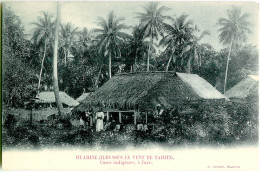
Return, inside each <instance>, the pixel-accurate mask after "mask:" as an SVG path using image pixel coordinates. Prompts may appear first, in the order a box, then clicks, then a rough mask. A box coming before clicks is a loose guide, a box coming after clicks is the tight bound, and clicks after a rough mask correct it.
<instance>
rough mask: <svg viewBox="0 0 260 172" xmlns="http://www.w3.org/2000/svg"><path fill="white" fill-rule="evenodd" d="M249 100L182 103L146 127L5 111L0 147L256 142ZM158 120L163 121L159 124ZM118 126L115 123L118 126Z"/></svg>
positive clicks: (254, 110) (255, 124) (254, 114)
mask: <svg viewBox="0 0 260 172" xmlns="http://www.w3.org/2000/svg"><path fill="white" fill-rule="evenodd" d="M255 107H256V105H254V106H253V107H252V104H250V103H248V104H240V103H238V104H237V103H230V102H226V103H218V104H216V103H213V104H212V103H205V104H203V105H201V106H199V107H198V106H196V105H195V106H194V105H182V106H179V107H178V109H177V110H176V109H175V110H174V111H172V112H171V113H170V114H167V116H163V115H162V116H160V117H158V118H156V122H154V123H153V124H151V123H150V124H148V130H144V128H140V127H138V125H137V126H136V125H134V124H119V123H111V124H109V123H105V124H104V125H105V130H104V131H101V132H99V133H97V132H93V131H94V130H95V129H94V128H86V129H79V128H77V127H74V126H72V125H71V124H70V123H69V122H67V121H66V120H63V119H56V120H52V119H50V118H47V120H38V121H34V122H33V124H32V125H31V124H29V123H28V122H27V121H26V120H22V119H19V118H17V117H14V116H13V115H9V116H8V119H6V120H5V123H4V125H3V127H4V130H3V138H4V139H3V147H4V148H10V147H19V148H22V149H31V148H46V147H59V148H62V147H64V148H66V147H69V146H73V147H81V146H84V147H87V148H90V149H101V150H106V149H111V148H117V149H119V148H142V147H147V146H151V145H163V146H164V147H172V146H183V147H186V146H190V145H211V146H212V145H213V146H217V145H218V146H231V145H238V144H248V143H251V144H252V143H253V144H255V143H257V141H258V108H255ZM162 124H163V125H162ZM118 125H120V127H117V126H118Z"/></svg>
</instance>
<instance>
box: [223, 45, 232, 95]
mask: <svg viewBox="0 0 260 172" xmlns="http://www.w3.org/2000/svg"><path fill="white" fill-rule="evenodd" d="M232 44H233V40H231V43H230V47H229V51H228V56H227V66H226V73H225V81H224V94H225V93H226V85H227V73H228V64H229V60H230V54H231V49H232Z"/></svg>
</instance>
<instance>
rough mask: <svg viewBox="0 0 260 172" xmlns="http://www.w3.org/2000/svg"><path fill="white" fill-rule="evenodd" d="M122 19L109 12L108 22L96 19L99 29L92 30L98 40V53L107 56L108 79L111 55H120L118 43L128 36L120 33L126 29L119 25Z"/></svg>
mask: <svg viewBox="0 0 260 172" xmlns="http://www.w3.org/2000/svg"><path fill="white" fill-rule="evenodd" d="M123 20H124V18H121V17H116V16H115V15H114V13H113V11H111V12H110V13H109V15H108V20H107V21H106V20H105V19H104V18H102V17H99V18H98V25H99V26H100V27H101V28H100V29H94V30H93V31H94V32H95V33H97V34H98V35H97V37H96V38H97V39H98V40H99V42H98V44H97V47H98V49H99V52H105V53H104V56H106V55H107V54H108V55H109V78H111V77H112V72H111V66H112V60H111V59H112V53H113V54H114V56H116V55H118V56H121V55H120V54H121V53H120V47H119V46H120V42H122V41H124V40H125V39H127V38H129V35H128V34H127V33H125V32H122V31H121V30H122V29H127V28H128V27H127V26H126V25H125V24H121V22H122V21H123Z"/></svg>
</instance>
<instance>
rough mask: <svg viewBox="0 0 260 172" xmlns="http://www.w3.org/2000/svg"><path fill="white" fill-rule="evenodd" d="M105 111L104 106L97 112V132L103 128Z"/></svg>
mask: <svg viewBox="0 0 260 172" xmlns="http://www.w3.org/2000/svg"><path fill="white" fill-rule="evenodd" d="M104 116H105V115H104V112H103V109H102V108H99V110H98V112H97V114H96V132H100V131H101V130H103V128H104V127H103V119H104Z"/></svg>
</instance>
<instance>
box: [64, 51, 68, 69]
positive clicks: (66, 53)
mask: <svg viewBox="0 0 260 172" xmlns="http://www.w3.org/2000/svg"><path fill="white" fill-rule="evenodd" d="M67 56H68V51H67V50H65V59H64V65H65V67H66V66H67Z"/></svg>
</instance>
